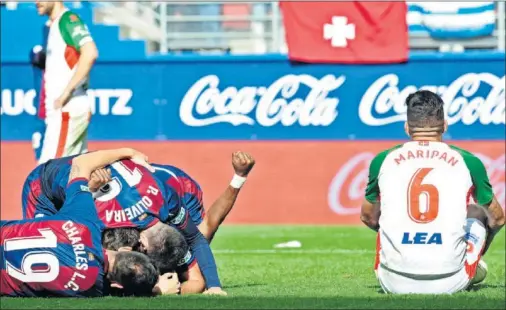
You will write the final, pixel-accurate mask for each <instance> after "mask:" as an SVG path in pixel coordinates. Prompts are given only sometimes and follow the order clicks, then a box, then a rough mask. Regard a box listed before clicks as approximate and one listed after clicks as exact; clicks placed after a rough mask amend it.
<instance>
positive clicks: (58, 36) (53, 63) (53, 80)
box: [44, 10, 93, 112]
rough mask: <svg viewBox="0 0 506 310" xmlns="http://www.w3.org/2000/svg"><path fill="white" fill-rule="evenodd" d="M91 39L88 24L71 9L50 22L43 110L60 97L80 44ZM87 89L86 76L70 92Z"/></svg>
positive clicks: (77, 92) (74, 66) (49, 107)
mask: <svg viewBox="0 0 506 310" xmlns="http://www.w3.org/2000/svg"><path fill="white" fill-rule="evenodd" d="M92 41H93V39H92V37H91V35H90V32H89V31H88V27H87V26H86V25H85V24H84V22H83V21H82V20H81V18H79V16H78V15H77V14H75V13H73V12H71V11H68V10H66V11H64V12H63V13H62V14H61V15H60V16H59V17H57V18H56V19H55V20H54V21H53V22H52V23H51V27H50V29H49V35H48V39H47V47H46V50H47V56H46V69H45V72H44V88H45V94H46V99H45V106H46V111H47V112H51V111H53V110H54V106H53V105H54V101H55V100H56V99H58V97H60V96H61V94H62V93H63V90H64V89H65V87H66V86H67V84H68V83H69V81H70V79H71V78H72V76H73V75H74V72H75V69H76V64H77V62H78V60H79V55H80V53H81V47H82V46H83V45H85V44H86V43H89V42H92ZM87 88H88V78H86V79H85V80H83V81H81V83H80V84H79V86H78V87H77V88H76V90H75V91H74V93H73V94H72V95H73V96H79V95H85V94H86V90H87Z"/></svg>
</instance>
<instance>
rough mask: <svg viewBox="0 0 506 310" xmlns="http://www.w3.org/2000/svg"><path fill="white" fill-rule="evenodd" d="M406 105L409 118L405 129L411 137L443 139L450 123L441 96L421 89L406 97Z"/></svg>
mask: <svg viewBox="0 0 506 310" xmlns="http://www.w3.org/2000/svg"><path fill="white" fill-rule="evenodd" d="M406 106H407V118H408V120H407V122H406V124H405V126H404V129H405V131H406V133H407V134H408V135H409V136H410V137H411V138H436V139H439V140H440V139H441V137H442V135H443V133H444V132H445V131H446V129H447V128H448V124H447V122H446V121H445V118H444V102H443V99H441V97H440V96H438V95H437V94H435V93H433V92H431V91H428V90H419V91H417V92H415V93H413V94H411V95H409V96H408V97H407V98H406Z"/></svg>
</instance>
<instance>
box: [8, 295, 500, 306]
mask: <svg viewBox="0 0 506 310" xmlns="http://www.w3.org/2000/svg"><path fill="white" fill-rule="evenodd" d="M0 302H1V304H2V309H504V299H501V298H499V297H498V298H494V299H492V298H490V297H489V296H478V295H473V296H462V295H456V296H420V295H418V296H414V295H411V296H392V295H377V296H371V297H360V298H359V297H356V298H353V297H342V296H335V297H318V298H316V297H315V298H310V297H293V296H280V297H253V296H252V297H242V296H238V297H234V296H232V295H231V296H228V297H212V296H187V297H184V296H172V297H154V298H112V297H108V298H94V299H91V298H87V299H80V300H76V299H70V298H69V299H57V300H55V299H42V298H37V299H34V298H15V299H6V298H2V299H1V300H0Z"/></svg>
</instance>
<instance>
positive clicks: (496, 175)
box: [1, 141, 505, 224]
mask: <svg viewBox="0 0 506 310" xmlns="http://www.w3.org/2000/svg"><path fill="white" fill-rule="evenodd" d="M397 143H398V142H395V141H391V142H385V141H382V142H334V141H329V142H281V141H272V142H265V141H262V142H217V141H209V142H132V143H127V142H100V143H99V142H94V143H91V145H90V149H92V150H93V149H102V148H115V147H124V146H130V147H134V148H137V149H139V150H141V151H143V152H145V153H146V154H148V155H149V156H150V160H151V161H152V162H156V163H170V164H172V165H176V166H178V167H181V168H182V169H184V170H185V171H187V172H188V173H189V174H190V175H191V176H193V177H194V178H195V179H196V180H197V181H198V182H199V183H200V184H201V186H202V188H203V190H204V201H205V204H206V206H210V204H211V203H212V201H213V200H214V199H216V198H217V197H218V196H219V195H220V193H221V192H222V191H223V190H224V189H225V188H226V186H227V185H228V183H229V182H230V180H231V177H232V175H233V169H232V166H231V154H232V152H233V151H236V150H244V151H247V152H250V153H251V154H252V155H253V156H254V157H255V158H256V161H257V164H256V166H255V168H254V170H253V172H252V173H251V175H250V177H249V179H248V181H247V183H246V184H245V186H244V188H243V190H242V192H241V194H240V197H239V199H238V200H237V202H236V205H235V207H234V209H233V210H232V212H231V213H230V215H229V218H228V219H227V221H226V223H229V224H359V223H360V220H359V218H358V214H359V208H360V203H361V200H362V197H363V193H364V187H365V183H366V182H367V173H368V171H367V168H368V164H369V162H370V160H371V159H372V158H373V156H374V155H375V154H376V153H377V152H378V151H381V150H383V149H385V148H389V147H391V146H393V145H395V144H397ZM455 144H456V145H457V146H460V147H462V148H464V149H467V150H469V151H471V152H474V153H475V154H477V155H478V156H480V158H481V159H482V160H483V162H484V163H485V165H486V166H487V169H488V172H489V177H490V179H491V182H492V184H493V186H494V190H495V191H496V196H497V197H498V199H499V201H500V202H501V204H502V205H503V206H504V205H505V175H504V173H505V170H504V169H505V167H504V166H505V162H504V159H505V150H504V143H503V142H501V141H494V142H458V143H455ZM34 166H35V161H34V160H33V153H32V150H31V146H30V143H26V142H2V143H1V218H2V219H16V218H20V217H21V209H20V206H21V201H20V200H21V188H22V185H23V182H24V179H25V178H26V176H27V175H28V173H29V172H30V171H31V169H33V167H34Z"/></svg>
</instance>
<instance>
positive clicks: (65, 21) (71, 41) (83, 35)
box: [58, 11, 93, 52]
mask: <svg viewBox="0 0 506 310" xmlns="http://www.w3.org/2000/svg"><path fill="white" fill-rule="evenodd" d="M58 26H59V28H60V33H61V36H62V38H63V40H64V41H65V43H66V44H67V45H68V46H71V47H73V48H75V49H76V51H78V52H80V49H81V46H83V45H84V44H86V43H88V42H91V41H93V39H92V38H91V35H90V32H89V31H88V27H87V26H86V24H84V22H83V21H82V20H81V18H80V17H79V16H78V15H77V14H75V13H73V12H71V11H67V12H65V13H63V15H62V17H61V18H60V21H59V23H58Z"/></svg>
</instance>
